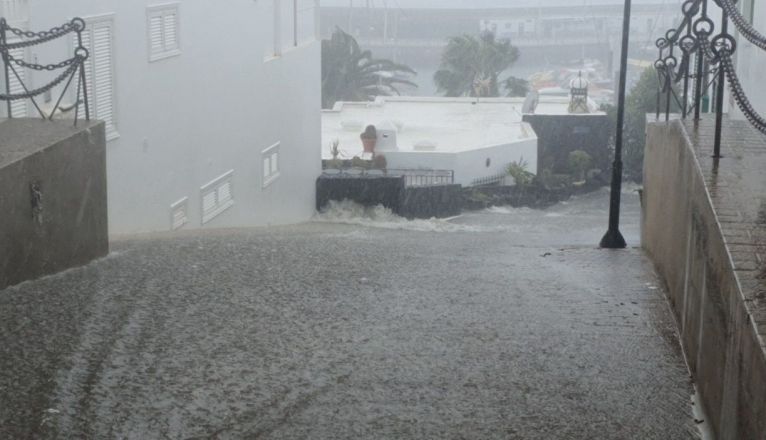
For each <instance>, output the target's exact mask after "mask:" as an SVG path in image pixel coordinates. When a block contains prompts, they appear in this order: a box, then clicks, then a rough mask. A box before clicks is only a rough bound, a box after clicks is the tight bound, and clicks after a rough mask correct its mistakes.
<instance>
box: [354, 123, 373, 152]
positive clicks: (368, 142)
mask: <svg viewBox="0 0 766 440" xmlns="http://www.w3.org/2000/svg"><path fill="white" fill-rule="evenodd" d="M359 137H360V138H361V139H362V145H363V146H364V152H365V153H372V154H375V145H377V143H378V132H377V130H375V126H374V125H368V126H367V128H365V129H364V133H362V134H361V135H360V136H359Z"/></svg>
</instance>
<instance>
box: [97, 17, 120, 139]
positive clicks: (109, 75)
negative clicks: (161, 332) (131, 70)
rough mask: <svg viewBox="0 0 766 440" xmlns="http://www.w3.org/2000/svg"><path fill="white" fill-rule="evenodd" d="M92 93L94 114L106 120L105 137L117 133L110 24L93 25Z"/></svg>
mask: <svg viewBox="0 0 766 440" xmlns="http://www.w3.org/2000/svg"><path fill="white" fill-rule="evenodd" d="M91 56H92V57H93V81H92V82H93V93H92V96H95V101H96V102H95V105H94V106H93V108H94V109H95V115H96V118H97V119H101V120H102V121H104V122H106V136H107V139H109V138H111V137H113V136H114V135H116V134H117V132H116V128H115V124H114V72H113V70H112V25H111V23H107V22H104V23H98V24H97V25H95V26H94V27H93V50H91Z"/></svg>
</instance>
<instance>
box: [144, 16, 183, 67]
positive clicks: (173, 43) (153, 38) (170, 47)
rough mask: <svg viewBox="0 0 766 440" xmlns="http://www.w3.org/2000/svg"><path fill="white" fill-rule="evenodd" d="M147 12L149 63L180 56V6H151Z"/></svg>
mask: <svg viewBox="0 0 766 440" xmlns="http://www.w3.org/2000/svg"><path fill="white" fill-rule="evenodd" d="M146 11H147V12H146V14H147V30H148V40H149V61H157V60H161V59H163V58H168V57H173V56H176V55H179V54H180V53H181V39H180V32H179V28H180V14H179V4H178V3H171V4H163V5H158V6H150V7H149V8H147V10H146Z"/></svg>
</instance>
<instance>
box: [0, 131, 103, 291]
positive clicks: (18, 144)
mask: <svg viewBox="0 0 766 440" xmlns="http://www.w3.org/2000/svg"><path fill="white" fill-rule="evenodd" d="M104 145H105V138H104V126H103V124H101V123H95V122H94V123H90V124H84V123H83V124H81V125H80V128H73V127H72V126H71V124H70V123H69V122H66V123H64V122H49V121H43V120H31V119H14V120H9V121H5V122H0V188H2V191H0V212H2V215H0V289H3V288H4V287H6V286H9V285H13V284H17V283H19V282H22V281H25V280H30V279H35V278H38V277H40V276H43V275H47V274H52V273H55V272H58V271H61V270H64V269H68V268H71V267H75V266H79V265H82V264H85V263H87V262H89V261H91V260H93V259H95V258H98V257H102V256H104V255H106V254H107V253H108V252H109V240H108V230H107V208H106V204H107V200H106V151H105V146H104ZM32 184H35V185H37V186H38V187H39V191H40V194H41V199H40V200H41V203H40V204H39V205H38V206H39V207H41V208H42V209H41V210H39V211H33V205H32V191H31V187H30V186H31V185H32ZM33 212H36V213H37V215H33Z"/></svg>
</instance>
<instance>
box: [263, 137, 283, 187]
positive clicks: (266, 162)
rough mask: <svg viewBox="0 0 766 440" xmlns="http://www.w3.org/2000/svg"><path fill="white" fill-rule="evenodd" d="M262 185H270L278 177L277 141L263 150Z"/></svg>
mask: <svg viewBox="0 0 766 440" xmlns="http://www.w3.org/2000/svg"><path fill="white" fill-rule="evenodd" d="M261 159H262V161H263V187H264V188H266V187H267V186H269V185H271V184H272V183H273V182H274V181H275V180H277V178H279V142H277V143H276V144H274V145H272V146H270V147H269V148H267V149H265V150H263V152H262V153H261Z"/></svg>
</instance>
